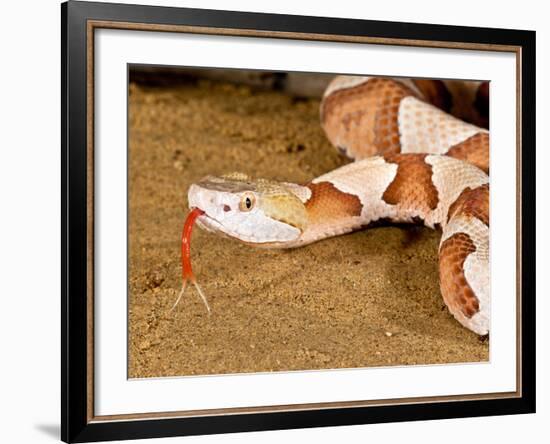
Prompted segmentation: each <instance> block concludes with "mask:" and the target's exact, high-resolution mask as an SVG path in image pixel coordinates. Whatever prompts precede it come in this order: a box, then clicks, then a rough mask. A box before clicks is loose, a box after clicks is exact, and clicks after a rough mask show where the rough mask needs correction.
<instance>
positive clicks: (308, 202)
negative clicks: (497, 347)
mask: <svg viewBox="0 0 550 444" xmlns="http://www.w3.org/2000/svg"><path fill="white" fill-rule="evenodd" d="M480 95H481V96H482V98H483V96H484V95H486V96H487V97H488V90H487V91H486V85H485V84H478V85H477V86H475V88H473V89H472V90H471V91H469V95H468V94H464V91H463V90H462V94H460V95H459V97H461V100H463V101H464V96H466V97H470V102H474V101H475V100H480ZM452 98H453V89H452V87H450V86H448V85H446V84H445V83H444V82H440V81H429V80H422V81H419V80H416V81H415V80H412V79H389V78H376V77H352V76H339V77H336V78H335V79H334V80H333V81H332V82H331V83H330V84H329V86H328V87H327V89H326V91H325V94H324V97H323V100H322V102H321V110H320V114H321V124H322V126H323V129H324V130H325V133H326V135H327V137H328V139H329V140H330V141H331V143H332V144H333V145H334V146H336V147H337V148H338V149H339V150H340V151H341V152H342V153H343V154H345V155H346V156H348V157H350V158H351V159H353V160H354V162H352V163H350V164H348V165H345V166H343V167H340V168H338V169H335V170H333V171H331V172H328V173H327V174H324V175H322V176H319V177H317V178H315V179H313V180H312V181H311V182H309V183H306V184H295V183H288V182H275V181H271V180H267V179H256V178H252V177H249V176H247V175H244V174H240V173H234V174H228V175H223V176H217V177H216V176H207V177H205V178H203V179H202V180H201V181H199V182H197V183H195V184H193V185H191V187H190V189H189V192H188V200H189V206H190V208H200V209H201V210H202V211H204V214H203V215H202V216H200V217H199V218H198V219H197V222H198V224H199V226H201V227H202V228H204V229H206V230H209V231H213V232H216V233H218V234H221V235H224V236H227V237H231V238H234V239H238V240H240V241H242V242H245V243H247V244H251V245H254V246H260V247H264V248H295V247H300V246H304V245H307V244H310V243H312V242H316V241H319V240H321V239H325V238H328V237H332V236H338V235H342V234H345V233H349V232H352V231H356V230H359V229H363V228H366V227H368V226H369V225H371V224H373V223H377V222H380V221H381V220H383V221H389V222H398V223H419V222H422V223H423V224H424V225H426V226H428V227H431V228H440V229H441V230H442V236H441V242H440V245H439V276H440V288H441V293H442V296H443V300H444V301H445V304H446V305H447V307H448V309H449V311H450V312H451V313H452V314H453V316H454V317H455V318H456V319H457V320H458V321H459V322H460V323H461V324H462V325H464V326H465V327H466V328H468V329H470V330H472V331H474V332H475V333H477V334H479V335H486V334H488V333H489V325H490V280H489V177H488V171H489V133H488V131H487V130H486V129H483V128H482V127H480V126H476V125H474V124H472V123H466V122H465V121H463V120H461V119H459V118H457V117H455V116H453V115H451V114H449V113H447V112H446V111H453V110H452V107H453V105H452ZM462 109H468V107H462ZM470 109H472V107H470ZM454 113H455V115H461V117H465V118H468V119H469V120H471V121H477V122H480V121H481V122H482V123H483V116H481V114H479V113H477V112H475V113H474V112H464V113H462V114H461V112H460V111H456V110H455V111H454Z"/></svg>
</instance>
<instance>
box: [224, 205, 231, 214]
mask: <svg viewBox="0 0 550 444" xmlns="http://www.w3.org/2000/svg"><path fill="white" fill-rule="evenodd" d="M223 211H225V212H226V213H227V212H228V211H231V207H230V206H229V205H224V206H223Z"/></svg>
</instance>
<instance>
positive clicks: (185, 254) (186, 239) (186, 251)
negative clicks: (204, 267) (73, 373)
mask: <svg viewBox="0 0 550 444" xmlns="http://www.w3.org/2000/svg"><path fill="white" fill-rule="evenodd" d="M202 214H204V211H202V210H201V209H199V208H194V209H193V210H192V211H191V212H190V213H189V215H188V216H187V219H185V223H184V224H183V231H182V232H181V274H182V278H183V283H182V286H181V291H180V294H179V295H178V299H177V300H176V303H175V304H174V305H173V306H172V308H171V309H170V311H172V310H173V309H174V308H176V305H178V303H179V301H180V299H181V297H182V296H183V293H184V292H185V287H187V283H188V282H191V283H192V284H193V285H194V286H195V288H196V289H197V291H198V293H199V296H200V297H201V299H202V302H203V303H204V305H205V307H206V309H207V310H208V314H210V307H209V306H208V301H207V300H206V296H205V295H204V293H203V292H202V290H201V287H200V286H199V284H198V283H197V281H196V279H195V275H194V274H193V269H192V268H191V233H192V231H193V225H195V220H197V217H199V216H201V215H202Z"/></svg>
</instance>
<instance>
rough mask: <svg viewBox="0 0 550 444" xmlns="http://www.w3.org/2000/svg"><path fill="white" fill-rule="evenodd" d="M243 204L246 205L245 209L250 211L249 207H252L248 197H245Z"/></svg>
mask: <svg viewBox="0 0 550 444" xmlns="http://www.w3.org/2000/svg"><path fill="white" fill-rule="evenodd" d="M244 204H245V205H246V208H248V209H249V210H250V207H251V206H252V201H251V200H250V197H247V198H246V200H245V202H244Z"/></svg>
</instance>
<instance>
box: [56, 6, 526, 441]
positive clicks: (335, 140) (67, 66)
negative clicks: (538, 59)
mask: <svg viewBox="0 0 550 444" xmlns="http://www.w3.org/2000/svg"><path fill="white" fill-rule="evenodd" d="M61 12H62V63H63V65H62V84H63V88H62V113H63V118H62V141H63V146H62V153H63V154H62V199H63V209H62V211H63V214H62V220H63V227H62V231H63V236H62V239H63V240H62V251H63V263H62V290H63V291H62V351H63V352H62V361H63V362H62V401H63V402H62V404H63V406H62V427H61V430H62V439H63V440H64V441H66V442H88V441H98V440H114V439H133V438H148V437H151V438H153V437H162V436H178V435H192V434H211V433H228V432H238V431H253V430H269V429H283V428H300V427H320V426H332V425H344V424H347V425H349V424H367V423H375V422H389V421H412V420H427V419H438V418H453V417H465V416H482V415H502V414H515V413H531V412H534V411H535V294H534V292H535V267H534V257H535V230H534V223H535V222H534V221H535V218H534V213H535V195H534V193H535V191H534V190H535V187H534V184H535V177H534V175H535V167H534V166H535V119H534V114H535V82H534V79H535V74H534V72H535V71H534V67H535V33H534V32H531V31H516V30H503V29H485V28H469V27H459V26H440V25H423V24H411V23H395V22H377V21H364V20H355V19H334V18H321V17H304V16H285V15H275V14H257V13H243V12H229V11H212V10H199V9H183V8H168V7H152V6H137V5H121V4H108V3H88V2H73V1H69V2H67V3H64V4H63V5H62V8H61ZM195 225H196V226H197V227H196V228H194V227H195Z"/></svg>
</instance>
